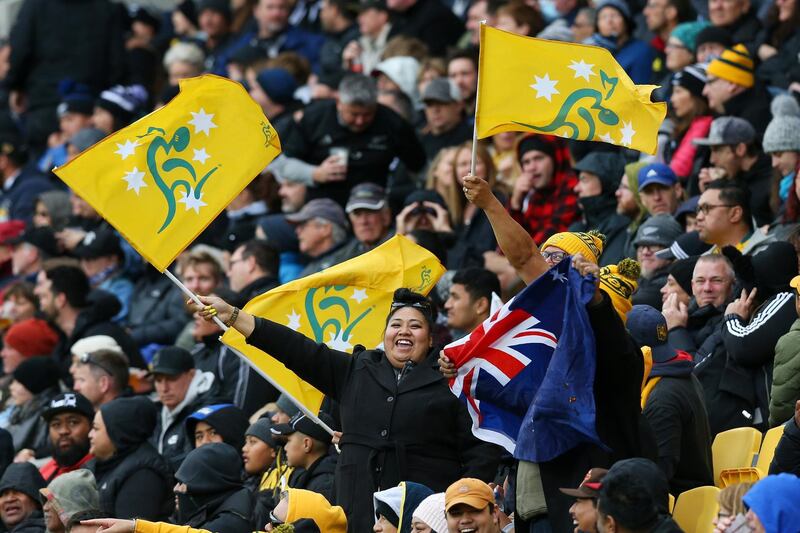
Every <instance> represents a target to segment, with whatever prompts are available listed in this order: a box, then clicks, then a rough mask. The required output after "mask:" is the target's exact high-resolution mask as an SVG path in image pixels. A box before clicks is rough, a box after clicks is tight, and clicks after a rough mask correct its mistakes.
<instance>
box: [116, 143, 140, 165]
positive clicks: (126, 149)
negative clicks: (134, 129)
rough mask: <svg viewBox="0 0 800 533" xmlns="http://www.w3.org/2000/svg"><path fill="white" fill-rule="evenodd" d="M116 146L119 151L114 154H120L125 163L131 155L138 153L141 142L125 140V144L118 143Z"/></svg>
mask: <svg viewBox="0 0 800 533" xmlns="http://www.w3.org/2000/svg"><path fill="white" fill-rule="evenodd" d="M116 145H117V150H116V151H115V152H114V153H115V154H119V156H120V157H121V158H122V159H123V161H124V160H125V159H128V156H129V155H133V153H134V152H135V151H136V147H137V146H139V141H136V140H134V141H131V140H128V139H125V143H124V144H120V143H116Z"/></svg>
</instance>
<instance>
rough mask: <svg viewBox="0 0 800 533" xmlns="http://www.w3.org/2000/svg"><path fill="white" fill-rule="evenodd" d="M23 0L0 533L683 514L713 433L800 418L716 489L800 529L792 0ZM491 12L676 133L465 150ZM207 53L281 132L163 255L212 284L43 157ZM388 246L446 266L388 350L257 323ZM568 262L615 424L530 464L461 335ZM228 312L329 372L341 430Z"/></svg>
mask: <svg viewBox="0 0 800 533" xmlns="http://www.w3.org/2000/svg"><path fill="white" fill-rule="evenodd" d="M14 16H15V18H14V21H13V24H11V25H10V27H11V30H10V34H9V35H5V36H2V35H0V329H2V351H0V357H1V358H2V367H3V369H2V376H0V521H1V522H0V530H2V531H9V532H15V533H22V532H30V533H38V532H43V531H48V532H50V533H61V532H70V531H71V532H74V533H79V532H86V531H92V532H94V531H108V532H111V533H114V532H123V531H124V532H128V531H140V532H151V531H152V532H155V531H159V532H162V533H163V532H168V531H176V532H185V531H187V530H186V529H185V527H184V526H189V528H196V529H190V531H196V530H207V531H212V532H218V533H237V532H242V533H246V532H250V531H253V530H263V529H266V530H271V531H298V532H300V531H322V532H336V533H339V532H342V533H343V532H344V531H350V532H358V533H363V532H364V531H368V530H370V529H373V528H374V531H382V532H385V533H394V532H396V531H400V532H403V533H406V532H410V531H421V532H422V531H432V532H434V533H437V532H438V533H445V532H449V533H455V532H462V531H475V532H480V533H484V532H489V533H497V532H500V531H517V532H518V533H523V532H524V533H527V532H529V531H536V532H548V531H554V532H565V531H573V530H574V531H575V532H576V533H578V532H587V533H588V532H594V531H599V532H607V531H621V532H627V531H631V532H640V531H641V532H644V531H664V532H666V531H679V530H680V528H679V527H678V525H677V524H676V523H675V522H674V521H673V520H672V519H671V518H670V517H669V505H668V501H669V495H670V494H671V495H672V496H678V495H679V494H681V493H683V492H685V491H687V490H690V489H693V488H696V487H701V486H706V485H713V484H714V482H715V479H714V465H713V459H712V442H713V440H714V438H715V436H716V435H718V434H720V433H722V432H725V431H727V430H731V429H735V428H741V427H748V428H755V429H756V430H758V431H761V432H765V431H767V430H769V429H770V428H773V427H779V426H782V427H783V428H784V429H783V431H784V433H783V437H782V438H781V440H780V443H779V444H778V447H777V450H776V453H775V458H774V461H773V462H772V465H771V467H770V470H769V474H770V475H768V476H766V477H764V478H763V479H761V480H760V481H758V482H757V483H755V485H752V486H751V485H748V484H740V485H735V486H732V487H728V488H727V489H725V490H723V491H722V493H721V494H720V500H719V503H720V511H719V515H718V518H717V520H716V521H715V524H716V528H717V531H720V532H723V531H726V530H728V529H729V528H730V529H731V530H734V529H735V528H748V527H749V528H750V529H749V530H752V531H766V532H768V533H778V532H780V533H783V532H787V533H789V532H796V531H798V529H797V528H798V524H800V511H798V510H799V509H800V506H798V505H797V501H798V499H800V480H799V479H798V477H797V476H799V475H800V319H798V316H800V276H798V274H799V273H800V272H799V265H800V175H799V174H798V169H800V57H799V54H800V6H798V5H797V1H796V0H708V1H706V0H647V1H646V2H644V1H643V0H639V1H637V0H596V1H592V0H588V1H587V0H360V1H349V0H197V1H195V0H183V1H181V2H179V3H177V5H173V4H170V5H169V6H167V4H166V3H165V4H164V5H163V6H161V8H160V9H157V8H155V7H152V6H151V7H148V8H143V7H140V6H134V5H132V4H128V3H117V2H111V1H108V0H81V1H75V0H22V1H21V2H19V10H18V12H16V13H15V15H14ZM482 21H483V22H485V23H486V24H488V25H490V26H494V27H496V28H499V29H502V30H505V31H509V32H513V33H516V34H519V35H524V36H529V37H539V38H541V39H550V40H557V41H564V42H571V43H582V44H590V45H595V46H600V47H603V48H606V49H608V50H609V51H610V52H611V53H612V55H613V56H614V58H615V59H616V60H617V62H618V63H619V64H620V65H621V66H622V67H623V68H624V69H625V71H626V72H627V74H628V75H629V77H630V78H631V80H632V81H633V82H635V83H637V84H654V85H657V86H658V88H657V89H656V90H655V91H654V92H653V94H652V96H651V98H652V99H653V100H654V101H664V102H666V103H667V106H668V114H667V118H666V119H665V120H664V122H663V124H662V125H661V127H660V129H659V131H658V143H657V151H656V153H655V154H654V155H650V154H644V153H639V152H636V151H633V150H630V149H625V148H621V147H617V146H613V145H611V144H606V143H602V142H586V141H575V140H566V139H562V138H558V137H552V136H547V135H538V134H521V133H515V132H506V133H500V134H497V135H494V136H491V137H489V138H487V139H483V140H481V141H479V142H478V143H477V146H475V147H474V149H473V144H472V135H473V126H474V116H475V111H476V104H477V98H478V97H479V96H478V91H477V87H478V63H479V53H480V50H479V46H480V39H479V35H480V24H481V22H482ZM530 59H531V62H532V64H533V65H538V64H540V63H542V62H544V61H547V58H530ZM204 73H211V74H215V75H219V76H225V77H228V78H230V79H233V80H235V81H237V82H239V83H241V84H242V85H243V86H244V87H245V88H246V89H247V91H248V92H249V94H250V96H251V97H252V98H253V100H254V101H255V102H256V103H257V104H258V105H259V106H260V107H261V109H262V110H263V112H264V114H265V116H266V117H267V118H268V119H269V120H270V122H271V123H272V125H273V126H274V128H275V130H276V131H277V132H278V134H279V136H280V139H281V145H282V150H283V151H282V153H281V155H280V156H278V157H277V158H276V159H275V160H274V161H273V162H272V163H271V164H270V165H269V166H268V167H267V168H266V169H264V171H263V172H262V173H261V174H260V175H259V176H257V177H255V178H254V179H253V180H252V182H251V183H250V184H249V185H248V186H247V187H246V188H245V189H244V190H243V191H242V192H241V193H240V194H239V195H238V196H237V197H236V198H235V199H234V200H233V201H232V202H231V203H230V204H229V205H228V206H227V207H226V209H225V211H223V212H222V213H221V214H220V216H219V217H217V218H216V219H215V220H214V221H213V222H212V223H211V224H210V225H209V226H208V228H207V229H206V230H205V231H203V232H202V234H201V235H200V236H199V237H198V238H197V239H196V240H195V242H193V243H192V244H191V245H190V246H189V248H188V249H187V250H186V251H185V252H184V253H183V254H181V256H180V257H179V258H178V260H177V261H176V262H175V264H174V265H172V266H171V267H170V269H171V271H172V272H173V273H174V274H175V275H176V276H177V277H178V278H179V279H180V280H181V281H182V282H183V283H184V284H185V285H186V287H188V288H189V289H190V290H191V291H192V292H194V293H195V294H197V295H200V296H201V297H202V299H203V305H202V306H197V305H194V304H191V303H187V302H186V301H185V298H184V296H183V295H182V293H181V292H180V291H179V290H178V288H177V287H175V286H174V285H173V284H172V282H171V281H170V280H169V279H168V278H167V277H165V276H164V275H163V274H162V273H160V272H158V271H157V270H156V269H155V268H153V267H151V266H150V265H148V264H146V262H144V261H143V259H142V258H141V257H140V256H139V255H138V254H137V253H136V252H135V250H134V249H133V248H132V247H131V246H130V245H129V244H128V243H127V242H126V241H125V240H124V239H123V238H122V237H121V236H120V234H119V233H118V232H117V231H116V230H114V228H112V227H111V226H110V225H109V224H108V223H107V222H106V221H105V220H103V218H102V217H101V216H100V215H99V214H98V212H97V211H96V210H95V209H94V208H93V207H92V206H91V205H89V204H88V203H87V202H86V201H84V200H83V199H81V198H80V197H79V196H77V195H76V194H75V193H73V192H72V191H70V190H69V189H68V188H67V187H65V185H64V184H63V183H62V182H60V181H59V180H58V178H57V177H56V176H55V175H54V174H53V172H52V171H53V169H54V168H56V167H58V166H61V165H64V164H66V163H68V162H69V161H71V160H72V159H73V158H75V157H76V156H77V155H78V154H80V153H81V152H83V151H84V150H87V149H88V148H90V147H91V146H92V145H93V144H95V143H96V142H98V141H99V140H101V139H103V138H104V137H105V136H107V135H109V134H112V133H113V132H115V131H118V130H120V129H121V128H124V127H125V126H127V125H129V124H131V123H132V122H133V121H135V120H137V119H138V118H141V117H142V116H144V115H145V114H147V113H149V112H150V111H153V110H155V109H158V108H159V107H161V106H163V105H165V104H167V103H169V102H170V100H171V99H172V98H174V97H175V96H176V95H177V94H178V91H179V83H180V80H182V79H185V78H189V77H193V76H197V75H201V74H204ZM520 99H524V95H521V96H520ZM535 104H536V105H542V104H543V102H541V101H537V102H535ZM473 158H474V159H475V161H474V163H475V164H474V170H472V171H471V169H470V168H471V162H472V159H473ZM109 179H111V178H109ZM114 179H116V178H114ZM394 235H404V236H406V237H408V238H410V239H411V240H413V241H414V242H416V243H417V244H419V245H420V246H422V247H424V248H426V249H427V250H429V251H430V252H431V253H433V254H434V255H435V256H436V257H437V258H439V260H440V261H441V262H442V264H444V265H445V266H446V268H447V273H446V274H445V275H444V276H443V277H442V279H441V280H440V281H439V283H438V284H437V286H436V287H435V289H434V290H433V291H432V292H431V294H430V295H429V297H424V296H422V295H419V294H415V293H412V292H411V291H408V290H399V289H400V288H399V287H397V288H396V289H398V291H397V292H396V293H395V300H394V303H393V305H392V310H391V312H390V314H389V316H388V317H387V321H386V329H385V331H384V335H383V343H382V346H381V347H380V348H378V347H375V346H368V347H366V348H367V349H363V348H359V350H360V351H357V352H356V353H355V354H353V355H349V354H344V353H342V352H339V351H337V350H335V349H332V348H328V347H327V346H325V345H322V344H321V345H318V344H316V343H314V342H312V341H311V340H309V339H307V338H305V337H303V336H302V335H300V334H298V333H296V332H294V331H292V330H291V329H289V328H287V327H285V326H284V325H283V324H279V323H277V322H271V321H269V320H265V319H263V318H258V317H253V316H251V315H249V314H247V313H245V312H244V311H240V309H241V307H242V306H244V305H245V304H246V303H247V302H248V301H249V300H251V299H252V298H253V297H255V296H257V295H259V294H263V293H264V292H266V291H268V290H270V289H272V288H275V287H277V286H279V285H281V284H284V283H287V282H289V281H292V280H294V279H298V278H300V277H303V276H307V275H310V274H314V273H317V272H319V271H321V270H323V269H326V268H328V267H330V266H333V265H336V264H339V263H341V262H343V261H346V260H348V259H352V258H355V257H357V256H359V255H361V254H363V253H365V252H368V251H370V250H372V249H374V248H376V247H377V246H379V245H380V244H382V243H384V242H385V241H387V240H388V239H390V238H391V237H392V236H394ZM570 256H571V258H572V259H571V260H572V261H573V266H574V267H575V268H576V269H577V270H578V271H579V272H580V273H581V274H586V275H593V276H594V279H595V280H596V289H595V293H594V297H593V298H592V300H591V301H590V302H589V303H588V304H587V306H586V307H587V313H588V317H589V322H590V323H591V329H592V331H591V332H587V334H592V335H593V336H594V339H595V344H596V353H597V368H596V372H595V376H594V381H593V394H594V397H595V402H596V405H597V413H596V427H597V433H598V435H599V436H600V438H601V440H602V441H603V443H604V444H605V446H598V445H594V444H592V445H589V444H585V445H580V446H578V447H577V448H575V449H572V450H570V451H569V452H567V453H566V454H564V455H562V456H559V457H556V458H555V459H553V460H551V461H546V462H542V463H530V462H526V461H521V460H517V459H514V458H513V457H512V456H511V455H509V454H508V453H505V452H504V451H503V450H502V449H501V448H500V447H498V446H495V445H493V444H490V443H487V442H484V441H482V440H480V439H479V438H477V437H476V436H475V435H473V433H472V431H471V425H472V422H471V420H470V417H469V414H468V412H467V408H466V407H465V406H464V405H463V404H462V403H461V402H460V401H459V400H458V398H457V397H456V396H454V395H453V394H452V393H451V392H450V390H449V389H448V385H447V381H446V378H449V377H452V376H453V375H454V372H455V370H454V369H453V365H452V364H451V362H450V361H449V360H448V359H447V358H446V357H444V356H441V357H440V355H439V350H440V349H441V348H442V347H443V346H444V345H445V344H446V343H448V342H450V341H453V340H458V339H461V338H462V337H464V336H466V335H469V334H470V333H471V332H472V331H473V330H475V329H476V328H478V326H480V325H481V323H482V322H483V321H484V320H486V319H487V318H489V316H490V314H491V313H492V312H493V309H496V306H497V303H498V302H499V301H508V300H509V299H510V298H512V297H513V296H514V295H515V294H517V293H518V292H519V291H520V290H521V289H522V288H523V287H525V286H526V285H529V284H531V283H532V282H533V281H534V280H536V279H537V278H538V277H539V276H541V275H542V274H543V273H544V272H546V271H547V270H548V269H549V268H550V267H551V266H554V265H556V264H558V263H559V262H560V261H562V260H564V259H565V258H567V257H570ZM212 316H216V317H218V318H220V319H222V320H223V321H224V322H226V323H227V324H228V325H229V326H231V327H234V328H235V329H237V330H239V331H240V332H242V333H243V334H244V335H245V336H246V337H247V341H248V342H249V343H250V344H252V345H253V346H255V347H257V348H261V349H264V350H265V351H267V352H269V353H270V354H272V355H273V356H274V357H276V358H277V359H279V360H280V361H281V362H283V363H284V364H285V365H286V366H287V367H289V368H290V369H291V370H293V371H294V372H295V373H297V374H298V375H299V376H301V377H302V378H303V379H305V380H306V381H308V382H309V383H311V384H312V385H314V386H315V387H317V388H318V389H319V390H320V391H322V392H323V393H324V394H325V396H326V399H325V401H324V403H323V406H322V410H321V412H320V414H319V419H320V420H321V421H322V422H323V423H324V424H325V425H326V426H327V427H328V428H332V429H333V430H334V433H333V434H330V433H329V432H328V431H327V430H326V429H325V428H323V427H322V426H320V425H318V424H317V423H316V422H315V421H314V420H313V419H311V418H309V417H308V416H307V415H305V414H304V413H303V412H301V411H300V410H299V409H298V407H297V406H296V405H295V404H294V403H293V402H292V401H291V399H290V398H289V397H287V396H285V395H282V394H279V392H278V391H277V390H276V389H275V388H274V387H272V386H271V385H270V384H269V383H268V382H267V381H265V380H264V379H263V378H262V377H261V376H260V375H259V374H258V373H257V372H255V371H254V370H252V369H251V368H250V367H249V366H248V365H247V364H246V363H245V362H243V361H241V360H240V359H239V358H238V356H237V355H236V354H235V353H233V352H232V351H231V350H230V349H228V348H227V347H226V346H225V345H224V344H222V342H221V341H220V339H219V337H220V334H221V328H220V327H219V326H218V324H217V323H215V322H214V321H212V320H210V319H211V318H212ZM587 472H588V473H587ZM743 522H744V523H745V525H742V523H743ZM735 530H736V531H744V530H745V529H735Z"/></svg>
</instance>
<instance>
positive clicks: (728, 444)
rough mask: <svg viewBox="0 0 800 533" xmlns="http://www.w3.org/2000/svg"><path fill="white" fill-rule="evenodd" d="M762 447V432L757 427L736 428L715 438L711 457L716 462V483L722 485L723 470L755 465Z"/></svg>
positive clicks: (718, 485)
mask: <svg viewBox="0 0 800 533" xmlns="http://www.w3.org/2000/svg"><path fill="white" fill-rule="evenodd" d="M760 447H761V432H759V431H758V430H757V429H755V428H735V429H729V430H728V431H723V432H722V433H719V434H717V436H716V437H715V438H714V443H713V444H712V445H711V458H712V461H713V463H714V484H715V485H716V486H717V487H722V486H723V485H722V476H721V474H722V471H723V470H726V469H734V468H749V467H751V466H753V458H754V457H755V456H756V454H757V453H758V450H759V448H760Z"/></svg>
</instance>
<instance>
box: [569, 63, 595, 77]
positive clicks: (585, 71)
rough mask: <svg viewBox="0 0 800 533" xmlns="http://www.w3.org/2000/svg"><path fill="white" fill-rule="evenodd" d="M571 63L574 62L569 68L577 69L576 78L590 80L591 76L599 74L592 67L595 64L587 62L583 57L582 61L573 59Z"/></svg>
mask: <svg viewBox="0 0 800 533" xmlns="http://www.w3.org/2000/svg"><path fill="white" fill-rule="evenodd" d="M571 63H572V64H571V65H570V66H568V67H567V68H570V69H572V70H574V71H575V77H576V78H583V79H584V80H586V81H589V76H597V74H595V73H594V72H593V71H592V67H593V66H594V65H592V64H591V63H586V62H584V60H583V59H581V62H580V63H578V62H575V61H571Z"/></svg>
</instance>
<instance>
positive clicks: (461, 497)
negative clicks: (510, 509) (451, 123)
mask: <svg viewBox="0 0 800 533" xmlns="http://www.w3.org/2000/svg"><path fill="white" fill-rule="evenodd" d="M459 503H463V504H465V505H469V506H470V507H472V508H473V509H483V508H484V507H486V506H487V505H489V504H494V503H495V502H494V492H493V491H492V489H491V487H489V485H487V484H486V483H484V482H483V481H481V480H480V479H475V478H471V477H465V478H462V479H459V480H458V481H456V482H455V483H453V484H452V485H450V486H449V487H447V490H446V491H445V493H444V510H445V512H447V511H449V510H450V509H451V508H452V507H453V506H455V505H458V504H459Z"/></svg>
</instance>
